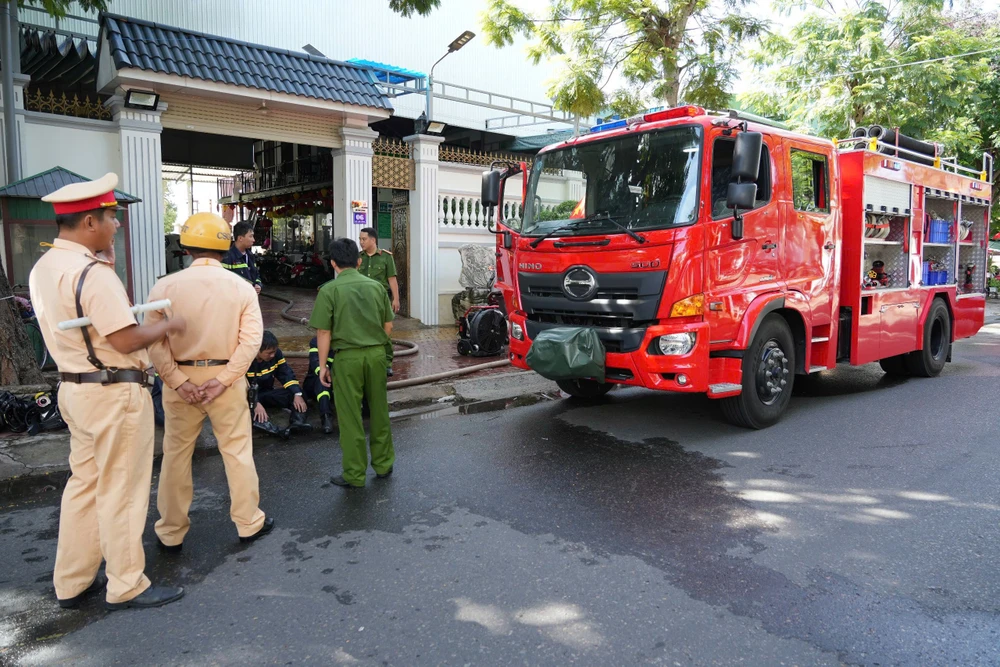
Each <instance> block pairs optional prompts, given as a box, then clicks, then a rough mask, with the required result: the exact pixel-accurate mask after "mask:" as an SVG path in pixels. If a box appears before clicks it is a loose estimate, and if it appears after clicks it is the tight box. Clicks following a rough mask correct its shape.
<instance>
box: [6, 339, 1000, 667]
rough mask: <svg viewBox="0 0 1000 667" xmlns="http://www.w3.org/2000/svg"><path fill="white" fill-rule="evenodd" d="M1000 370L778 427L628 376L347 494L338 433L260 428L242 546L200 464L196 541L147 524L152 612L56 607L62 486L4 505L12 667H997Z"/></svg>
mask: <svg viewBox="0 0 1000 667" xmlns="http://www.w3.org/2000/svg"><path fill="white" fill-rule="evenodd" d="M998 376H1000V328H997V329H996V330H994V331H988V332H983V333H981V334H980V335H979V336H977V337H976V338H974V339H972V340H970V341H965V342H962V343H960V344H959V345H957V346H956V349H955V361H954V363H952V364H950V365H949V366H948V367H947V369H946V371H945V373H944V374H943V375H942V376H941V377H939V378H935V379H930V380H916V379H913V380H905V381H887V380H886V379H885V378H884V377H883V375H882V373H881V371H880V370H879V369H878V366H877V365H872V366H867V367H863V368H843V369H838V370H836V371H834V372H830V373H829V374H826V375H825V376H824V377H821V378H818V379H815V380H814V381H813V382H810V383H809V386H802V387H799V388H798V389H797V391H796V393H797V397H796V399H795V400H794V401H793V403H792V406H791V410H790V413H789V414H788V415H787V418H786V419H785V420H784V421H782V422H781V423H780V424H778V425H777V426H775V427H772V428H770V429H767V430H765V431H758V432H750V431H744V430H740V429H737V428H734V427H730V426H728V425H726V424H724V423H722V422H721V419H720V416H719V414H718V410H717V408H716V406H715V405H713V404H712V403H711V402H709V401H707V400H706V399H703V398H701V397H684V396H672V395H661V394H655V393H652V392H646V391H639V390H625V391H616V392H612V394H611V395H610V396H609V399H610V400H609V402H608V403H607V404H605V405H601V406H596V407H595V406H582V405H579V404H576V403H573V402H571V401H562V400H560V401H544V402H541V403H538V404H535V405H532V406H528V407H512V408H510V409H501V410H492V411H484V412H479V413H474V414H458V415H456V414H449V413H447V412H445V413H437V414H435V415H424V416H421V417H411V418H409V419H407V420H404V421H400V422H398V423H396V424H395V426H394V433H395V438H396V443H397V465H396V474H395V475H394V476H393V477H392V478H390V479H388V480H375V479H374V475H373V474H372V476H371V477H370V479H369V486H368V487H367V488H366V489H365V490H360V491H351V492H346V491H344V490H342V489H340V488H337V487H333V486H331V485H330V484H329V483H328V481H327V480H328V478H329V476H330V474H331V473H333V472H336V467H337V465H338V463H339V451H338V450H337V449H336V446H335V444H334V443H332V442H330V441H322V440H319V439H317V440H314V441H312V442H308V443H306V442H299V443H295V444H292V445H280V444H274V445H270V446H264V447H260V448H259V449H258V454H257V461H258V469H259V472H260V476H261V481H262V498H263V503H262V504H263V507H264V509H265V511H267V512H268V513H270V514H271V515H272V516H274V517H275V518H276V520H277V522H278V528H277V529H276V530H275V533H274V534H272V535H270V536H268V537H266V538H265V539H263V540H261V541H260V542H258V543H255V544H252V545H241V544H239V543H238V541H237V539H236V533H235V529H234V528H233V527H232V525H231V524H230V523H229V520H228V516H227V507H228V498H227V492H226V485H225V477H224V472H223V468H222V461H221V459H220V458H219V457H217V456H215V457H208V458H203V459H200V460H199V461H198V462H197V463H196V468H195V484H196V498H195V505H194V511H193V512H192V521H193V529H192V532H191V534H190V535H189V536H188V539H187V541H186V543H185V549H184V554H183V555H182V556H181V557H167V556H163V555H160V554H159V553H158V552H157V551H156V549H155V548H153V540H154V537H153V532H152V521H150V527H149V529H148V530H147V532H146V543H147V549H146V551H147V554H148V569H147V571H148V572H149V573H150V575H151V577H152V578H153V579H154V580H155V581H162V582H169V583H180V584H182V585H184V586H185V587H186V588H187V596H186V597H185V598H184V599H183V600H182V601H181V602H179V603H176V604H172V605H169V606H167V607H164V608H162V609H158V610H149V611H127V612H118V613H114V614H106V613H105V612H103V611H102V610H101V609H100V608H99V607H98V605H97V604H96V603H95V602H91V603H89V604H87V605H86V606H85V608H84V609H83V610H81V611H78V612H66V611H59V610H57V609H56V608H55V604H54V601H53V599H52V595H53V592H52V586H51V568H52V562H53V558H54V554H55V535H56V525H57V508H58V496H57V494H55V493H49V494H43V495H41V496H38V497H35V498H32V499H30V500H24V501H19V502H17V503H13V504H8V505H7V506H6V507H4V508H2V509H0V554H2V556H0V557H2V562H3V567H2V569H0V663H12V664H25V665H31V664H83V665H113V664H127V665H145V664H190V665H202V664H241V665H246V664H253V665H256V664H317V665H325V664H360V665H365V664H370V665H376V664H378V665H425V664H426V665H439V664H447V665H466V664H472V665H515V664H525V665H549V664H551V665H564V664H582V665H612V664H615V665H620V664H666V665H689V664H691V665H738V664H746V665H836V664H845V663H846V664H861V665H895V664H900V665H944V664H949V665H950V664H956V665H997V664H1000V614H998V611H1000V567H998V566H1000V464H998V462H1000V445H998V435H1000V428H998V426H997V400H996V397H997V391H998ZM487 407H492V408H495V407H497V406H487ZM151 519H152V517H151Z"/></svg>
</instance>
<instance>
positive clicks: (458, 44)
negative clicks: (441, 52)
mask: <svg viewBox="0 0 1000 667" xmlns="http://www.w3.org/2000/svg"><path fill="white" fill-rule="evenodd" d="M475 36H476V33H474V32H472V31H471V30H466V31H465V32H463V33H462V34H461V35H459V36H458V37H456V38H455V41H453V42H452V43H451V44H449V45H448V53H454V52H455V51H458V50H459V49H460V48H462V47H463V46H465V45H466V44H468V43H469V41H470V40H471V39H472V38H473V37H475Z"/></svg>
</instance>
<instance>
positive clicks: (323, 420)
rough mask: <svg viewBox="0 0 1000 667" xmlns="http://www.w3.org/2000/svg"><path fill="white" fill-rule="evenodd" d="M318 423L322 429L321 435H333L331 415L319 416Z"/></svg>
mask: <svg viewBox="0 0 1000 667" xmlns="http://www.w3.org/2000/svg"><path fill="white" fill-rule="evenodd" d="M319 423H320V425H322V427H323V433H325V434H327V435H330V434H331V433H333V415H328V414H321V415H320V416H319Z"/></svg>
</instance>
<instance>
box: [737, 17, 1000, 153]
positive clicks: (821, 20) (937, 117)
mask: <svg viewBox="0 0 1000 667" xmlns="http://www.w3.org/2000/svg"><path fill="white" fill-rule="evenodd" d="M784 6H785V7H786V8H791V7H798V8H807V9H808V11H807V12H806V14H805V16H804V18H803V19H802V20H801V21H800V22H799V23H798V24H797V25H795V26H794V27H793V28H792V29H791V30H790V31H788V32H786V33H784V34H778V33H773V34H769V35H767V36H765V37H764V38H763V39H762V40H761V45H760V48H759V49H758V50H757V51H756V52H754V53H753V54H752V57H753V59H754V61H755V63H756V64H757V65H758V66H759V67H760V68H761V69H762V70H764V76H765V79H764V81H762V83H761V85H760V86H759V88H757V89H756V90H755V91H753V92H751V93H749V94H746V95H744V96H743V98H742V100H741V101H742V102H743V103H744V104H745V105H746V106H747V107H748V109H749V110H751V111H754V112H757V113H762V114H765V115H770V116H775V117H779V118H783V119H785V120H787V121H789V122H790V123H791V124H792V125H793V126H795V127H797V128H798V129H801V130H806V131H810V132H813V133H817V134H820V135H823V136H828V137H840V138H843V137H846V136H849V135H850V133H851V132H852V131H853V130H854V129H855V128H857V127H863V126H868V125H872V124H880V125H885V126H887V127H899V128H900V130H901V131H902V132H903V133H904V134H907V135H909V136H913V137H917V138H922V139H926V140H933V141H941V142H943V143H945V144H947V145H948V147H949V148H950V149H951V150H952V151H955V150H957V151H960V152H963V153H965V154H966V155H968V154H970V153H972V152H974V151H976V150H978V149H979V148H980V147H981V146H982V145H983V138H984V137H983V130H985V129H987V128H985V127H980V126H979V123H978V121H977V116H978V113H979V111H980V109H981V108H982V103H983V102H984V96H985V95H986V94H987V91H986V90H985V89H984V82H985V81H987V80H988V79H989V78H990V77H991V72H990V55H989V54H985V53H979V54H977V55H969V56H967V55H964V54H969V53H975V52H981V51H983V50H986V49H989V48H990V47H992V46H996V42H995V41H991V39H990V35H989V34H988V31H984V30H973V29H972V27H973V26H977V27H981V26H982V25H983V23H982V21H983V18H984V17H983V16H982V15H974V14H965V15H958V14H949V13H946V12H945V11H944V8H943V6H942V3H941V2H940V1H934V0H886V2H880V1H879V0H867V1H862V2H860V3H855V2H854V1H853V0H849V1H845V2H842V3H837V2H835V1H834V0H830V1H829V2H823V3H822V4H820V3H817V4H815V5H811V4H809V3H803V2H801V1H798V2H795V1H792V2H786V4H785V5H784ZM994 39H995V38H994Z"/></svg>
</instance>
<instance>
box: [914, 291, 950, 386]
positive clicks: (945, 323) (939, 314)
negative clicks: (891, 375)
mask: <svg viewBox="0 0 1000 667" xmlns="http://www.w3.org/2000/svg"><path fill="white" fill-rule="evenodd" d="M950 350H951V315H950V314H949V313H948V307H947V306H946V305H944V301H942V300H941V299H934V303H932V304H931V311H930V312H929V313H928V314H927V320H926V321H925V322H924V349H922V350H916V351H914V352H910V353H909V354H908V355H906V366H907V368H908V369H909V370H910V374H911V375H916V376H917V377H924V378H932V377H935V376H937V375H939V374H940V373H941V371H942V370H944V365H945V363H946V362H947V361H948V352H949V351H950Z"/></svg>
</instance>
